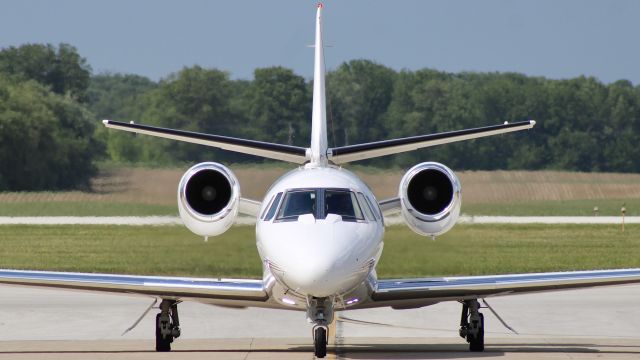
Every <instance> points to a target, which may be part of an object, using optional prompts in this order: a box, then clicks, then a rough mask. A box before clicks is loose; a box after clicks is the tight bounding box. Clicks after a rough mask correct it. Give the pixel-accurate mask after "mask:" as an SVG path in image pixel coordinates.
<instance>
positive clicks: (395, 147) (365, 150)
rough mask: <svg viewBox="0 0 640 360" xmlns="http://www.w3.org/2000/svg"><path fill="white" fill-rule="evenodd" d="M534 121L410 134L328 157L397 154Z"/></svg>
mask: <svg viewBox="0 0 640 360" xmlns="http://www.w3.org/2000/svg"><path fill="white" fill-rule="evenodd" d="M535 124H536V122H535V121H534V120H529V121H520V122H514V123H505V124H500V125H493V126H485V127H480V128H475V129H466V130H458V131H449V132H443V133H438V134H430V135H420V136H411V137H406V138H401V139H393V140H385V141H376V142H371V143H366V144H358V145H349V146H341V147H335V148H332V149H331V150H330V156H329V159H330V160H331V161H333V162H334V163H336V164H344V163H348V162H351V161H356V160H364V159H370V158H375V157H380V156H385V155H391V154H397V153H401V152H405V151H411V150H416V149H421V148H424V147H429V146H436V145H442V144H448V143H452V142H457V141H464V140H471V139H477V138H481V137H486V136H493V135H498V134H504V133H508V132H513V131H520V130H526V129H531V128H533V127H534V126H535Z"/></svg>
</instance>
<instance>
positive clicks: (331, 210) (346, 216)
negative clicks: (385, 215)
mask: <svg viewBox="0 0 640 360" xmlns="http://www.w3.org/2000/svg"><path fill="white" fill-rule="evenodd" d="M327 214H336V215H340V216H342V219H343V220H363V219H364V218H363V217H362V211H360V206H359V205H358V200H357V199H356V196H355V194H354V193H353V192H351V191H348V190H326V191H325V192H324V214H323V215H324V216H323V217H322V218H323V219H324V218H326V217H327Z"/></svg>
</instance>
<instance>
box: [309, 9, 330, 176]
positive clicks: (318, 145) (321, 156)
mask: <svg viewBox="0 0 640 360" xmlns="http://www.w3.org/2000/svg"><path fill="white" fill-rule="evenodd" d="M323 7H324V6H323V5H322V3H320V4H318V11H317V13H316V43H315V63H314V70H313V113H312V117H311V163H312V164H316V165H321V166H322V165H326V164H327V151H328V144H327V106H326V93H325V89H324V76H325V67H324V47H323V43H322V9H323Z"/></svg>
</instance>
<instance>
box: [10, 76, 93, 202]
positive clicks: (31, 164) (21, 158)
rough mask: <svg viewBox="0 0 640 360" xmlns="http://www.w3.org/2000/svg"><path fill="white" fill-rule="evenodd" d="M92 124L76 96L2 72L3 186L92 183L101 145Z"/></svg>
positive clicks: (21, 187)
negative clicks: (94, 163)
mask: <svg viewBox="0 0 640 360" xmlns="http://www.w3.org/2000/svg"><path fill="white" fill-rule="evenodd" d="M94 126H95V122H94V121H92V118H91V115H90V114H89V112H88V111H87V110H86V109H85V108H84V107H83V106H81V105H79V104H78V103H76V102H75V101H73V100H72V99H70V98H68V97H63V96H60V95H57V94H54V93H52V92H50V91H49V90H48V89H47V88H45V87H44V86H42V85H40V84H38V83H36V82H34V81H27V82H16V81H15V79H13V80H11V79H8V78H7V77H6V76H3V75H2V74H0V189H1V190H5V191H6V190H10V191H18V190H55V189H73V188H78V187H84V188H88V186H89V180H90V178H91V176H92V175H94V174H95V170H96V169H95V168H94V166H93V163H92V160H93V158H94V156H95V155H96V154H97V153H99V152H100V151H101V150H102V148H101V146H100V144H99V143H97V142H96V141H95V140H94V138H93V137H92V134H93V131H94Z"/></svg>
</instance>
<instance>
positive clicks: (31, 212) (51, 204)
mask: <svg viewBox="0 0 640 360" xmlns="http://www.w3.org/2000/svg"><path fill="white" fill-rule="evenodd" d="M151 215H178V207H177V205H157V204H136V203H126V202H105V201H84V202H82V201H34V202H31V201H28V202H7V203H2V204H0V216H151Z"/></svg>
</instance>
